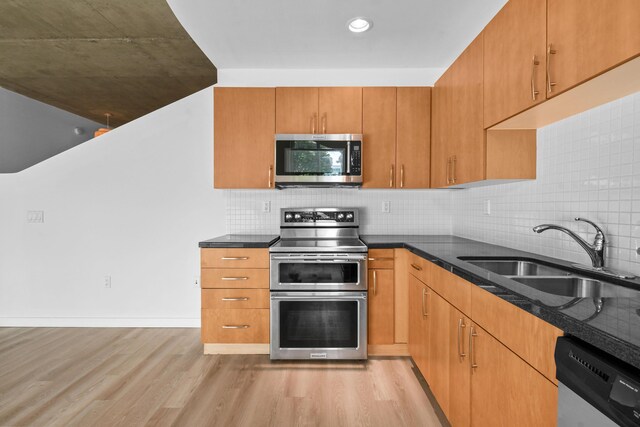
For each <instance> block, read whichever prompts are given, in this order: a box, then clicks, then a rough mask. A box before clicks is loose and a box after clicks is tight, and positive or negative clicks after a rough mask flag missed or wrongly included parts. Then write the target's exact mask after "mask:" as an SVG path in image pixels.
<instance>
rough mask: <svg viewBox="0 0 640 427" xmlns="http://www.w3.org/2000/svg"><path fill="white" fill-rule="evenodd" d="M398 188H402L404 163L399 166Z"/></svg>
mask: <svg viewBox="0 0 640 427" xmlns="http://www.w3.org/2000/svg"><path fill="white" fill-rule="evenodd" d="M400 188H404V165H402V166H400Z"/></svg>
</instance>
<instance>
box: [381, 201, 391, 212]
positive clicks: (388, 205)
mask: <svg viewBox="0 0 640 427" xmlns="http://www.w3.org/2000/svg"><path fill="white" fill-rule="evenodd" d="M389 212H391V202H382V213H389Z"/></svg>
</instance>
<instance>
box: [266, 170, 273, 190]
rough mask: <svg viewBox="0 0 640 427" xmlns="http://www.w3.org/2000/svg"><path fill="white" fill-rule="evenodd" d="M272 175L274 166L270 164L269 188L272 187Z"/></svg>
mask: <svg viewBox="0 0 640 427" xmlns="http://www.w3.org/2000/svg"><path fill="white" fill-rule="evenodd" d="M272 175H273V166H271V165H270V166H269V178H268V179H269V182H267V188H271V181H272V179H271V177H272Z"/></svg>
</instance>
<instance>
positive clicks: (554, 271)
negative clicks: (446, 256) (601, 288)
mask: <svg viewBox="0 0 640 427" xmlns="http://www.w3.org/2000/svg"><path fill="white" fill-rule="evenodd" d="M462 260H463V261H465V262H468V263H469V264H472V265H475V266H476V267H480V268H484V269H485V270H489V271H491V272H493V273H496V274H500V275H501V276H562V275H568V274H570V273H569V272H568V271H566V270H563V269H560V268H555V267H550V266H548V265H544V264H539V263H537V262H533V261H522V260H508V259H504V260H502V259H501V260H487V259H471V258H462Z"/></svg>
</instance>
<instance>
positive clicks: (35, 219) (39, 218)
mask: <svg viewBox="0 0 640 427" xmlns="http://www.w3.org/2000/svg"><path fill="white" fill-rule="evenodd" d="M27 222H28V223H31V224H36V223H43V222H44V211H27Z"/></svg>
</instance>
